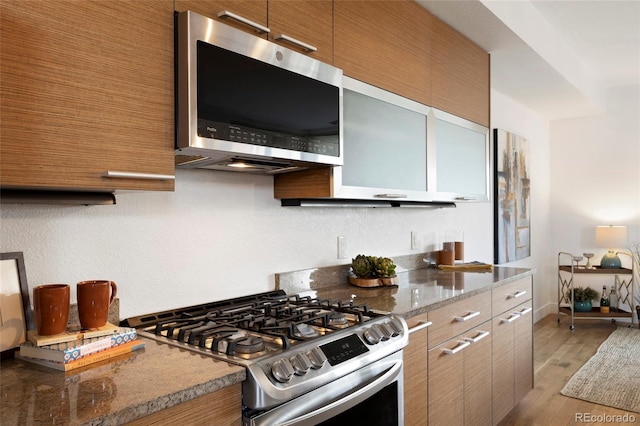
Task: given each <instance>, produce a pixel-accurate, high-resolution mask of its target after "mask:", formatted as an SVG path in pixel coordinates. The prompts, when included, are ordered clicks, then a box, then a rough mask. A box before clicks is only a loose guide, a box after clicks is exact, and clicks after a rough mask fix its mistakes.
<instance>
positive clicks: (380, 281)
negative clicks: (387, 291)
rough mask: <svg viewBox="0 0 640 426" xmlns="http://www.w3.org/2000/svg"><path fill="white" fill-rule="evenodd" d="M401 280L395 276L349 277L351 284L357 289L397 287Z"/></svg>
mask: <svg viewBox="0 0 640 426" xmlns="http://www.w3.org/2000/svg"><path fill="white" fill-rule="evenodd" d="M399 282H400V279H399V278H398V277H397V276H396V275H394V276H392V277H388V278H358V277H355V276H353V275H351V276H349V284H351V285H355V286H356V287H383V286H389V285H397V284H398V283H399Z"/></svg>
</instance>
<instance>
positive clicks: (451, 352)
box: [442, 340, 471, 355]
mask: <svg viewBox="0 0 640 426" xmlns="http://www.w3.org/2000/svg"><path fill="white" fill-rule="evenodd" d="M458 343H459V344H458V346H456V347H455V348H453V349H447V348H445V349H443V350H442V352H444V353H445V354H447V355H454V354H457V353H458V352H460V351H461V350H463V349H464V348H466V347H467V346H469V345H470V344H471V343H469V342H465V341H464V340H458Z"/></svg>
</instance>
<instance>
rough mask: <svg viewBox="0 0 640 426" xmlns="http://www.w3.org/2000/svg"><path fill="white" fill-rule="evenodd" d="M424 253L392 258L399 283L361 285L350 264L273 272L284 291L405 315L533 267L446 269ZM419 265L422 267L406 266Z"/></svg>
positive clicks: (513, 277)
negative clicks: (428, 260) (430, 265)
mask: <svg viewBox="0 0 640 426" xmlns="http://www.w3.org/2000/svg"><path fill="white" fill-rule="evenodd" d="M422 257H424V255H412V256H406V257H402V258H399V259H394V262H395V263H396V265H398V268H397V270H398V271H399V272H398V274H397V275H398V278H399V284H398V285H394V286H384V287H375V288H361V287H356V286H354V285H351V284H349V283H348V279H347V277H348V276H349V270H350V266H349V265H342V266H336V267H326V268H312V269H305V270H300V271H293V272H286V273H280V274H276V286H277V288H279V289H283V290H285V291H286V292H287V293H288V294H296V293H298V294H303V295H305V294H311V295H315V296H317V297H319V298H322V299H331V300H354V302H355V303H358V304H367V306H368V307H369V308H370V309H374V310H378V311H384V312H393V313H396V314H399V315H402V316H404V317H405V318H409V317H412V316H415V315H419V314H422V313H424V312H428V311H430V310H432V309H436V308H438V307H440V306H443V305H446V304H450V303H453V302H456V301H458V300H460V299H464V298H466V297H470V296H473V295H475V294H478V293H482V292H484V291H488V290H490V289H492V288H494V287H499V286H501V285H504V284H508V283H510V282H513V281H516V280H519V279H521V278H524V277H527V276H531V275H533V274H534V272H535V271H534V270H532V269H526V268H511V267H499V266H496V267H494V268H493V271H491V272H445V271H441V270H439V269H435V268H425V267H424V266H425V265H426V264H425V263H424V262H423V261H422V259H421V258H422ZM415 267H421V269H410V268H415Z"/></svg>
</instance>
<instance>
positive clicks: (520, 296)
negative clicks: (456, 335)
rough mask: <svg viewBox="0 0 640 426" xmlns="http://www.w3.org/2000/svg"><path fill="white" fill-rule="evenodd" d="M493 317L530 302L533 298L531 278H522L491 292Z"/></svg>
mask: <svg viewBox="0 0 640 426" xmlns="http://www.w3.org/2000/svg"><path fill="white" fill-rule="evenodd" d="M492 295H493V296H492V299H493V300H492V303H493V315H494V316H495V315H498V314H501V313H503V312H505V311H508V310H509V309H512V308H514V307H515V306H517V305H519V304H521V303H522V302H525V301H527V300H530V299H531V297H532V296H533V292H532V286H531V277H527V278H523V279H521V280H518V281H514V282H512V283H509V284H505V285H503V286H501V287H498V288H494V289H493V290H492Z"/></svg>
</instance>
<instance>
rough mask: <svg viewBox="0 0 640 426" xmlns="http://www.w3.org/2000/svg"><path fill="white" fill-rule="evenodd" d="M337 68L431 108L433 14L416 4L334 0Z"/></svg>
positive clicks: (406, 0) (335, 60)
mask: <svg viewBox="0 0 640 426" xmlns="http://www.w3.org/2000/svg"><path fill="white" fill-rule="evenodd" d="M333 7H334V65H335V66H336V67H338V68H342V69H343V70H344V73H345V75H348V76H349V77H353V78H355V79H357V80H361V81H364V82H367V83H369V84H372V85H374V86H377V87H380V88H382V89H385V90H388V91H390V92H393V93H396V94H398V95H401V96H404V97H406V98H409V99H412V100H414V101H417V102H420V103H422V104H426V105H431V94H430V90H431V85H430V84H429V81H430V78H431V76H430V65H429V60H430V52H431V38H432V35H431V21H432V15H431V14H430V13H429V12H428V11H427V10H426V9H424V8H423V7H421V6H420V5H419V4H418V3H416V2H415V1H413V0H398V1H350V0H334V6H333Z"/></svg>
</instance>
